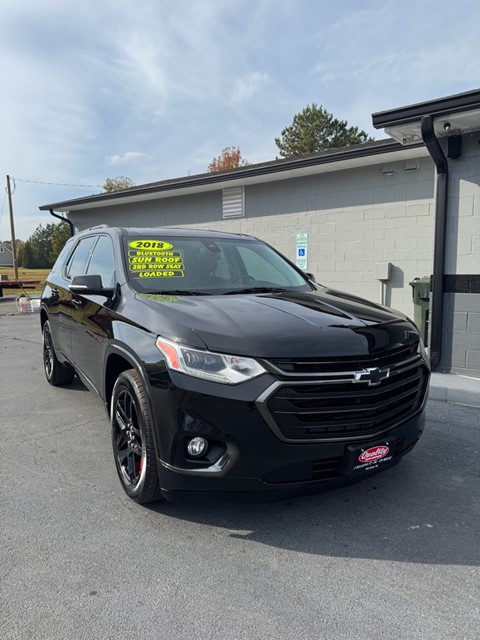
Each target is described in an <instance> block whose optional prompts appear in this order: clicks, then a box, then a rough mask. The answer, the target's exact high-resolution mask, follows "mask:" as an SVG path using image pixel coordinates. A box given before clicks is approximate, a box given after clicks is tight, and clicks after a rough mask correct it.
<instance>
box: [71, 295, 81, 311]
mask: <svg viewBox="0 0 480 640" xmlns="http://www.w3.org/2000/svg"><path fill="white" fill-rule="evenodd" d="M72 306H73V307H75V309H80V308H81V307H83V302H82V301H81V300H79V299H78V298H72Z"/></svg>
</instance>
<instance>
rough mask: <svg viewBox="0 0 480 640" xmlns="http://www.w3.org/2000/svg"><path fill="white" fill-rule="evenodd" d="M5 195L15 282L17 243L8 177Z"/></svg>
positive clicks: (16, 274)
mask: <svg viewBox="0 0 480 640" xmlns="http://www.w3.org/2000/svg"><path fill="white" fill-rule="evenodd" d="M7 193H8V207H9V209H10V231H11V235H12V256H13V275H14V278H15V280H18V268H17V243H16V241H15V224H14V222H13V205H12V190H11V189H10V176H7Z"/></svg>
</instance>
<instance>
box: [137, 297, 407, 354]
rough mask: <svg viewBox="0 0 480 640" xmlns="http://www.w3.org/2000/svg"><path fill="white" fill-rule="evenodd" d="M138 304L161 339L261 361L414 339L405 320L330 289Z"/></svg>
mask: <svg viewBox="0 0 480 640" xmlns="http://www.w3.org/2000/svg"><path fill="white" fill-rule="evenodd" d="M135 297H136V298H137V300H139V301H142V302H143V303H144V304H145V307H144V309H145V311H147V309H146V307H148V308H149V313H148V314H147V315H148V316H149V320H148V328H149V329H150V330H151V331H153V332H155V333H158V334H159V335H163V336H164V337H167V338H170V339H173V340H176V341H178V342H184V343H186V344H189V345H191V346H197V347H201V348H207V349H209V350H211V351H218V352H222V353H231V354H238V355H246V356H247V355H248V356H253V357H259V358H271V357H311V356H313V357H315V356H342V355H349V356H351V355H365V354H368V353H369V352H371V351H373V350H375V349H379V348H384V347H387V346H390V345H395V344H402V343H404V342H406V341H409V340H411V339H412V336H413V335H415V334H416V330H415V328H414V326H413V325H412V324H411V323H410V322H409V321H408V320H407V319H406V317H405V316H404V315H403V314H401V313H399V312H397V311H393V310H391V309H387V308H385V307H381V306H379V305H376V304H374V303H371V302H368V301H366V300H362V299H361V298H357V297H355V296H352V295H349V294H346V293H341V292H338V291H334V290H331V289H321V290H318V291H312V292H309V293H292V292H285V293H275V294H248V295H245V294H240V295H226V296H225V295H224V296H196V297H194V296H165V295H151V294H136V296H135ZM152 312H153V313H152ZM155 312H156V313H155ZM143 320H144V323H145V320H146V319H145V317H144V318H143Z"/></svg>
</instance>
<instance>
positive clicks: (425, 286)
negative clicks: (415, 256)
mask: <svg viewBox="0 0 480 640" xmlns="http://www.w3.org/2000/svg"><path fill="white" fill-rule="evenodd" d="M410 286H411V287H412V299H413V319H414V321H415V324H416V325H417V327H418V328H419V329H420V334H421V336H422V338H423V342H424V344H425V346H426V347H428V323H429V319H430V276H424V277H423V278H414V279H413V282H410Z"/></svg>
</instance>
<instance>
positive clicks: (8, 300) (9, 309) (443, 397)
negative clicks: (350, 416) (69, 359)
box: [0, 296, 480, 407]
mask: <svg viewBox="0 0 480 640" xmlns="http://www.w3.org/2000/svg"><path fill="white" fill-rule="evenodd" d="M34 297H38V296H34ZM17 313H18V309H17V303H16V301H15V297H14V296H8V297H4V298H0V316H3V315H16V314H17ZM429 397H430V399H431V400H440V401H441V402H450V403H452V404H461V405H466V406H470V407H480V377H479V378H467V377H464V376H457V375H453V374H451V373H432V378H431V381H430V395H429Z"/></svg>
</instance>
